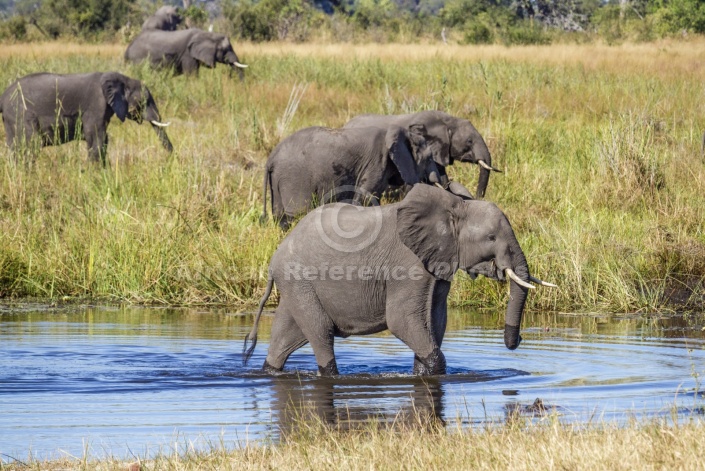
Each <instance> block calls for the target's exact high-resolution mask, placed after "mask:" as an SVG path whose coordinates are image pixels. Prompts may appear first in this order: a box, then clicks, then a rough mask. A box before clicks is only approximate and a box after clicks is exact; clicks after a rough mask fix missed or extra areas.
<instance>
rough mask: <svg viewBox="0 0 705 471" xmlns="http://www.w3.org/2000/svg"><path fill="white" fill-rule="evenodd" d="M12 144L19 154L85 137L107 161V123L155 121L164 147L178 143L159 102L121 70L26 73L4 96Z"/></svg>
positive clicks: (91, 152) (92, 152)
mask: <svg viewBox="0 0 705 471" xmlns="http://www.w3.org/2000/svg"><path fill="white" fill-rule="evenodd" d="M0 113H2V119H3V124H4V127H5V137H6V141H7V145H8V146H9V147H10V148H11V149H12V150H13V151H14V152H15V153H17V152H22V151H26V150H29V151H30V152H32V150H33V148H39V147H44V146H50V145H58V144H63V143H66V142H69V141H73V140H77V139H80V140H85V141H86V143H87V145H88V156H89V158H90V159H91V160H93V161H95V162H98V161H101V162H102V163H103V165H105V164H106V152H107V147H108V134H107V127H108V124H109V123H110V120H111V118H112V117H113V115H115V116H117V117H118V119H119V120H120V121H125V119H130V120H132V121H135V122H137V123H142V122H143V121H147V122H149V123H150V124H151V125H152V127H153V128H154V131H155V132H156V134H157V136H158V138H159V140H160V142H161V144H162V145H163V146H164V148H165V149H166V150H167V151H168V152H171V151H172V150H173V146H172V144H171V141H170V140H169V137H168V136H167V134H166V131H165V130H164V127H166V126H168V123H166V124H165V123H162V122H161V117H160V114H159V110H158V109H157V105H156V102H155V100H154V98H153V97H152V94H151V93H150V91H149V89H148V88H147V87H146V86H144V85H143V84H142V82H140V81H139V80H135V79H132V78H130V77H127V76H125V75H122V74H120V73H117V72H106V73H102V72H95V73H88V74H66V75H61V74H51V73H36V74H31V75H27V76H24V77H22V78H20V79H19V80H17V81H15V82H14V83H13V84H12V85H10V86H9V87H8V88H7V89H6V90H5V91H4V92H3V94H2V95H0Z"/></svg>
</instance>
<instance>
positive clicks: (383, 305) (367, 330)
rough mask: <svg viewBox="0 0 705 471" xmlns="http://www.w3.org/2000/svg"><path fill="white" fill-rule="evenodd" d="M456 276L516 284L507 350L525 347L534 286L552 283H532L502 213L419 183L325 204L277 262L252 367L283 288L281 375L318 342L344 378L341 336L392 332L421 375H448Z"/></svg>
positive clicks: (323, 370)
mask: <svg viewBox="0 0 705 471" xmlns="http://www.w3.org/2000/svg"><path fill="white" fill-rule="evenodd" d="M457 270H464V271H466V272H467V273H469V274H470V275H471V276H472V277H474V276H476V275H478V274H482V275H485V276H487V277H490V278H493V279H497V280H505V279H506V278H509V279H510V294H509V302H508V305H507V313H506V319H505V327H504V343H505V345H506V347H507V348H509V349H510V350H514V349H515V348H517V347H518V346H519V342H520V341H521V336H520V335H519V329H520V325H521V320H522V315H523V311H524V304H525V302H526V298H527V293H528V289H530V288H533V285H531V284H530V283H529V282H530V281H533V282H535V283H539V284H544V282H542V281H540V280H538V279H536V278H533V277H532V276H530V274H529V267H528V264H527V261H526V258H525V257H524V253H523V252H522V250H521V247H520V246H519V242H518V241H517V239H516V237H515V235H514V231H513V230H512V227H511V225H510V224H509V221H508V220H507V218H506V216H505V215H504V213H502V211H500V210H499V209H498V208H497V206H495V205H494V204H492V203H490V202H487V201H480V200H470V201H466V200H463V199H461V198H459V197H457V196H455V195H452V194H451V193H449V192H447V191H444V190H441V189H439V188H436V187H433V186H430V185H416V186H414V187H413V188H412V189H411V191H410V192H409V193H408V194H407V195H406V197H405V198H404V200H402V201H401V202H399V203H394V204H390V205H384V206H376V207H366V208H365V207H359V206H353V205H346V204H341V203H336V204H330V205H325V206H322V207H319V208H317V209H316V210H314V211H312V212H311V213H309V214H308V215H306V217H304V218H303V219H302V220H301V221H299V223H298V224H297V225H296V227H295V228H294V229H293V230H292V231H291V233H289V234H288V235H287V237H286V238H285V239H284V240H283V241H282V243H281V244H280V245H279V248H278V249H277V250H276V252H275V253H274V255H273V256H272V259H271V262H270V264H269V279H268V281H267V288H266V292H265V294H264V297H263V298H262V300H261V301H260V305H259V310H258V312H257V315H256V317H255V322H254V326H253V328H252V330H251V331H250V333H249V334H248V335H247V336H246V338H245V343H244V346H243V362H245V363H246V362H247V361H248V360H249V358H250V356H251V355H252V353H253V351H254V348H255V345H256V343H257V327H258V324H259V319H260V316H261V314H262V308H263V307H264V304H265V303H266V301H267V299H268V298H269V295H270V294H271V292H272V287H273V285H274V284H276V286H277V289H278V290H279V294H280V301H279V306H278V307H277V309H276V313H275V317H274V323H273V325H272V333H271V342H270V345H269V352H268V354H267V358H266V360H265V362H264V369H265V370H267V371H269V372H278V371H281V370H282V368H283V367H284V364H285V363H286V361H287V359H288V357H289V355H290V354H291V353H292V352H294V351H295V350H297V349H298V348H299V347H301V346H303V345H305V344H306V343H311V346H312V347H313V353H314V355H315V357H316V363H317V364H318V370H319V373H320V374H321V375H335V374H337V373H338V367H337V364H336V361H335V355H334V353H333V339H334V337H348V336H350V335H366V334H373V333H376V332H381V331H383V330H385V329H389V330H390V331H391V333H392V334H394V335H395V336H396V337H398V338H399V339H400V340H401V341H403V342H404V343H405V344H406V345H407V346H408V347H409V348H411V350H412V351H413V352H414V369H413V371H414V373H415V374H419V375H435V374H444V373H445V371H446V361H445V357H444V356H443V353H442V352H441V343H442V341H443V336H444V334H445V328H446V315H447V313H446V311H447V297H448V292H449V290H450V283H451V280H452V278H453V275H454V274H455V272H456V271H457ZM505 277H506V278H505ZM546 284H547V285H550V283H546ZM552 286H553V285H552ZM248 341H252V345H251V346H250V347H249V348H248V347H247V343H248Z"/></svg>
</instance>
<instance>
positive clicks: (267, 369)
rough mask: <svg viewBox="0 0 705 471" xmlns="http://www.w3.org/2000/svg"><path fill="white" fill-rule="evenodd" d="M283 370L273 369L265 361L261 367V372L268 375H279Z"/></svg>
mask: <svg viewBox="0 0 705 471" xmlns="http://www.w3.org/2000/svg"><path fill="white" fill-rule="evenodd" d="M282 370H283V368H275V367H273V366H272V365H270V364H269V362H268V361H267V360H264V365H262V371H264V372H265V373H267V374H270V375H276V374H278V373H281V372H282Z"/></svg>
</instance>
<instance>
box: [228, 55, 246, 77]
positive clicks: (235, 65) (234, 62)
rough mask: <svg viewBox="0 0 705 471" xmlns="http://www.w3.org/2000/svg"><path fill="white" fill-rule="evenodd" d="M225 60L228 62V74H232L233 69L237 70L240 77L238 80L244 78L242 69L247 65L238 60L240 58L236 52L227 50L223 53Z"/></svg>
mask: <svg viewBox="0 0 705 471" xmlns="http://www.w3.org/2000/svg"><path fill="white" fill-rule="evenodd" d="M225 62H226V63H227V64H230V75H231V76H232V74H233V71H235V72H237V75H238V77H239V78H240V81H242V80H244V79H245V74H244V73H243V69H246V68H247V67H248V66H247V65H246V64H243V63H241V62H240V59H238V57H237V54H235V52H232V53H231V52H228V53H227V54H226V55H225Z"/></svg>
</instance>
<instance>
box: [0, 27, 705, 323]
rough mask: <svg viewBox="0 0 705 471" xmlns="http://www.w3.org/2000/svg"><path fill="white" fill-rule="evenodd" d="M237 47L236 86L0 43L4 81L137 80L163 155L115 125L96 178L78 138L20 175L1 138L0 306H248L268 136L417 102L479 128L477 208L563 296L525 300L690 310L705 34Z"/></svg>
mask: <svg viewBox="0 0 705 471" xmlns="http://www.w3.org/2000/svg"><path fill="white" fill-rule="evenodd" d="M235 49H236V50H237V52H238V54H239V56H240V57H241V59H242V60H243V61H244V62H247V63H249V64H250V68H249V69H248V70H247V71H246V80H245V81H244V82H242V83H241V82H239V81H238V80H237V78H236V77H230V76H229V74H228V71H227V70H224V69H223V68H222V67H221V68H216V69H214V70H208V69H202V70H201V73H200V75H199V77H198V78H192V77H172V76H171V75H170V74H168V73H165V72H159V71H152V70H150V69H148V68H147V67H145V66H128V65H126V64H124V63H123V61H122V59H121V56H122V52H123V50H124V46H121V45H105V46H95V45H77V44H60V43H49V44H31V45H11V46H7V47H3V48H2V50H0V85H2V86H3V87H5V86H7V85H9V84H10V83H11V82H12V80H14V79H15V78H16V77H18V76H21V75H25V74H27V73H31V72H36V71H44V70H46V71H53V72H61V73H68V72H88V71H94V70H119V71H122V72H124V73H126V74H127V75H130V76H133V77H136V78H140V79H141V80H143V81H144V83H145V84H146V85H147V86H148V87H149V88H150V90H151V91H152V94H153V95H154V96H155V99H156V101H157V104H158V106H159V108H160V111H161V113H162V116H163V118H164V120H165V121H171V122H172V123H173V125H172V126H171V127H170V128H168V130H167V131H168V133H169V135H170V137H171V139H172V142H173V143H174V147H175V151H174V153H173V154H172V155H171V156H169V155H166V153H165V152H164V151H163V149H162V148H161V147H160V146H159V143H158V140H157V138H156V136H155V135H154V133H153V132H152V130H151V129H149V127H148V126H138V125H137V124H135V123H131V122H126V123H124V124H122V123H119V122H118V121H117V120H113V123H112V124H111V126H110V128H109V134H110V144H109V147H108V157H109V159H110V161H111V164H110V166H109V168H106V169H103V168H99V167H97V166H95V165H92V164H91V163H89V162H87V161H86V149H85V144H84V143H80V144H78V143H71V144H66V145H63V146H59V147H51V148H45V149H43V150H42V151H41V152H40V153H39V154H38V155H37V157H36V158H35V159H34V160H32V161H30V162H28V161H24V160H20V161H17V160H15V159H13V158H12V157H11V156H10V153H9V150H8V149H6V148H5V147H4V146H3V147H2V149H0V295H1V296H15V297H21V296H32V297H41V298H51V299H62V298H63V297H68V298H69V299H73V298H94V299H95V298H98V299H109V300H120V301H129V302H145V303H150V302H155V303H170V304H184V303H230V304H236V305H240V306H243V307H246V306H252V305H254V304H255V303H256V301H257V299H258V297H259V296H260V295H261V293H262V292H263V289H264V286H265V280H266V269H267V264H268V260H269V257H270V256H271V254H272V253H273V252H274V250H275V248H276V246H277V244H278V242H279V241H280V240H281V239H282V237H283V234H282V233H281V232H280V231H279V230H278V229H277V227H276V226H275V224H273V223H271V222H270V223H268V224H265V225H259V224H258V222H257V216H258V214H259V213H260V212H261V209H262V207H261V204H262V202H261V182H262V168H263V164H264V161H265V160H266V158H267V156H268V153H269V152H270V151H271V150H272V149H273V148H274V146H276V144H277V143H278V141H279V139H280V133H281V130H282V129H287V130H288V132H292V131H294V130H296V129H299V128H301V127H305V126H312V125H326V126H334V127H335V126H340V125H342V124H344V123H345V122H346V121H347V120H348V119H350V118H352V117H353V116H355V115H357V114H360V113H402V112H410V111H416V110H421V109H427V108H436V109H444V110H446V111H448V112H449V113H451V114H454V115H458V116H463V117H466V118H468V119H470V120H471V121H472V122H473V123H474V124H475V126H476V127H477V128H478V129H479V130H480V132H481V133H482V134H483V136H484V137H485V140H486V141H487V142H488V145H489V146H490V149H491V151H492V154H493V163H494V164H495V165H496V166H499V167H500V168H502V169H503V170H504V171H505V173H504V174H502V175H499V174H495V176H493V178H492V179H491V180H490V185H489V188H488V191H487V196H486V197H487V199H489V200H491V201H493V202H496V203H497V204H498V205H499V206H500V207H501V208H502V209H503V210H504V211H505V212H506V213H507V215H508V217H509V219H510V221H511V222H512V224H513V226H514V229H515V231H516V233H517V235H518V237H519V240H520V243H521V244H522V247H523V248H524V250H525V252H526V254H527V257H528V260H529V264H530V268H531V270H532V272H533V273H534V274H536V275H537V276H539V277H541V278H545V279H547V280H549V281H554V282H557V283H558V284H559V285H560V289H558V290H540V291H539V292H537V293H532V295H531V296H530V298H529V308H531V309H550V310H563V311H606V312H624V311H643V312H649V311H652V310H657V309H679V310H682V309H698V308H701V307H702V306H703V300H704V297H705V290H704V288H703V280H704V279H705V217H704V213H703V209H702V208H704V207H705V191H704V190H705V167H704V165H703V164H704V162H705V161H704V160H703V157H702V155H701V151H700V146H701V136H702V131H703V130H705V117H704V116H703V115H704V111H705V110H704V108H703V105H702V104H701V103H703V102H704V101H703V99H704V98H705V96H704V93H703V92H704V89H703V85H702V84H703V83H704V80H703V79H705V66H704V65H703V64H705V61H703V58H705V42H702V41H692V42H685V43H678V42H662V43H657V44H640V45H624V46H619V47H608V46H603V45H584V46H581V45H557V46H530V47H513V48H505V47H501V46H482V47H477V46H467V47H464V46H457V45H453V46H444V45H435V44H426V45H424V44H414V45H350V44H345V45H336V44H332V45H328V44H306V45H294V44H263V45H260V44H243V45H236V46H235ZM302 84H306V85H307V87H306V88H305V93H304V92H303V87H304V86H306V85H302ZM0 137H2V138H4V133H0ZM449 173H450V175H451V176H452V177H453V178H455V179H457V180H459V181H461V182H463V183H464V184H466V186H468V187H470V188H472V187H473V186H474V183H475V180H476V178H477V169H476V168H475V167H472V166H467V165H462V164H461V165H455V166H453V167H450V168H449ZM506 296H507V294H506V288H505V287H504V286H502V285H500V284H497V283H494V282H491V281H488V280H476V281H470V280H469V278H468V277H466V276H464V275H462V274H460V275H458V276H457V277H456V282H455V283H454V284H453V289H452V292H451V302H452V303H453V304H455V305H473V306H477V307H480V306H481V307H488V308H492V309H499V308H501V307H502V306H503V305H504V303H506Z"/></svg>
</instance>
